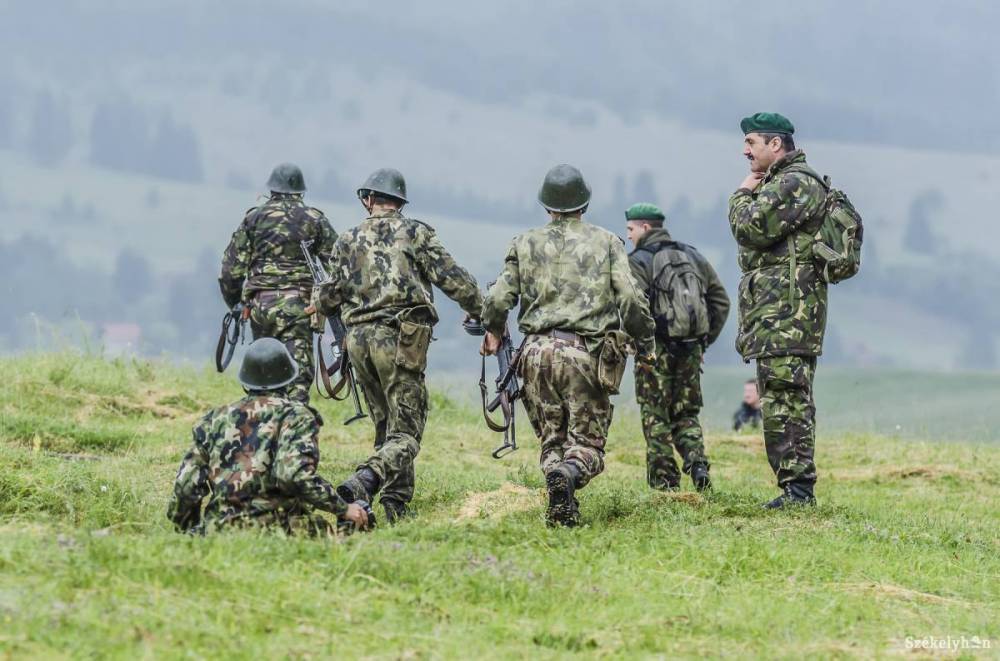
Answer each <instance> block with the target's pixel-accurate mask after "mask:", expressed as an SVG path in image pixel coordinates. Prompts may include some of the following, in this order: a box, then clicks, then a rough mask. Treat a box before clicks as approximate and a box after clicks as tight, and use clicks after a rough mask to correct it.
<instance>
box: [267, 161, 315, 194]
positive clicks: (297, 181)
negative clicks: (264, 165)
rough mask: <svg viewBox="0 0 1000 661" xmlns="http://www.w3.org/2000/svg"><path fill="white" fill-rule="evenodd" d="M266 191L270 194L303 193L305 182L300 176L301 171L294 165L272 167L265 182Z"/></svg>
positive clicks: (283, 164)
mask: <svg viewBox="0 0 1000 661" xmlns="http://www.w3.org/2000/svg"><path fill="white" fill-rule="evenodd" d="M267 190H269V191H271V192H272V193H305V192H306V180H305V178H304V177H303V176H302V170H301V169H299V166H297V165H295V164H294V163H281V164H280V165H276V166H274V169H273V170H271V176H270V177H269V178H268V180H267Z"/></svg>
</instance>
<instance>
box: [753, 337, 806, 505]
mask: <svg viewBox="0 0 1000 661" xmlns="http://www.w3.org/2000/svg"><path fill="white" fill-rule="evenodd" d="M815 375H816V357H815V356H779V357H775V358H758V359H757V389H758V391H759V392H760V402H761V410H762V412H763V415H764V447H765V448H766V449H767V461H768V463H770V464H771V470H773V471H774V474H775V475H776V476H777V478H778V486H780V487H783V486H785V485H786V484H788V483H790V482H798V483H802V484H813V483H814V482H816V464H815V463H814V461H813V458H814V453H815V450H816V405H815V403H814V402H813V378H814V377H815Z"/></svg>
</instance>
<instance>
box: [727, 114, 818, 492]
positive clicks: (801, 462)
mask: <svg viewBox="0 0 1000 661" xmlns="http://www.w3.org/2000/svg"><path fill="white" fill-rule="evenodd" d="M740 127H741V128H742V129H743V133H744V135H745V136H746V137H745V139H744V148H743V154H744V155H745V156H746V157H747V158H748V159H749V160H750V174H749V175H748V176H747V177H746V179H744V180H743V183H742V184H740V187H739V189H738V190H737V191H736V192H735V193H733V195H732V196H731V197H730V198H729V224H730V227H731V229H732V231H733V236H734V237H735V238H736V243H737V244H738V246H739V263H740V268H741V269H742V271H743V278H742V280H741V281H740V289H739V306H740V324H739V333H738V335H737V338H736V348H737V350H738V351H739V352H740V353H741V354H742V355H743V358H744V360H746V361H747V362H749V361H750V360H751V359H754V360H756V361H757V383H758V388H759V391H760V396H761V404H762V410H763V418H764V445H765V447H766V448H767V459H768V462H769V463H770V464H771V468H772V469H773V470H774V473H775V475H776V476H777V478H778V486H779V487H780V488H781V489H782V490H783V493H782V494H781V495H780V496H779V497H778V498H775V499H774V500H773V501H771V502H770V503H768V504H767V507H769V508H779V507H784V506H787V505H789V504H814V503H815V502H816V499H815V497H814V496H813V486H814V485H815V483H816V464H815V462H814V460H813V455H814V451H815V445H816V426H815V418H816V407H815V404H814V403H813V376H814V375H815V373H816V357H817V356H818V355H819V354H820V353H821V352H822V348H823V334H824V331H825V328H826V304H827V283H826V281H825V280H824V279H823V278H822V277H821V276H820V273H819V271H818V270H817V269H816V267H815V266H814V265H813V243H814V237H815V235H816V232H817V230H818V229H819V227H820V225H821V224H822V223H823V217H824V209H825V205H826V195H827V193H826V189H825V188H824V185H823V183H822V179H821V178H820V177H819V176H818V175H816V174H815V173H814V172H813V171H812V170H811V169H810V168H809V166H807V165H806V156H805V154H804V153H803V152H802V151H800V150H798V149H796V148H795V143H794V141H793V139H792V134H793V133H794V132H795V129H794V127H793V126H792V123H791V122H790V121H788V119H786V118H785V117H783V116H782V115H779V114H777V113H757V114H756V115H753V116H751V117H747V118H745V119H743V121H742V122H741V123H740Z"/></svg>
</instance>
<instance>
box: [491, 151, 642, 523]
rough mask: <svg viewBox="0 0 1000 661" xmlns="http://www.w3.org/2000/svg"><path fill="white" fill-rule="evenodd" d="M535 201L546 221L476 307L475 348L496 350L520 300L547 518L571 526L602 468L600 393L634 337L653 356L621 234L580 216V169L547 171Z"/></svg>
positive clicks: (603, 407)
mask: <svg viewBox="0 0 1000 661" xmlns="http://www.w3.org/2000/svg"><path fill="white" fill-rule="evenodd" d="M538 199H539V201H540V202H541V203H542V206H543V207H545V209H546V211H548V213H549V218H550V222H549V223H548V224H547V225H545V226H544V227H539V228H536V229H533V230H529V231H527V232H525V233H524V234H521V235H519V236H517V237H515V238H514V240H513V242H512V243H511V246H510V249H509V250H508V252H507V257H506V259H505V262H504V268H503V272H502V273H501V274H500V277H499V279H498V280H497V282H496V284H494V285H493V287H492V288H491V289H490V291H489V293H488V294H487V296H486V301H485V303H484V305H483V312H482V316H481V319H482V322H483V325H484V326H485V327H486V329H487V330H488V331H489V332H488V334H487V336H486V338H485V339H484V341H483V350H484V352H486V353H495V352H496V351H497V349H498V348H499V345H500V335H502V333H503V331H504V327H505V325H506V320H507V314H508V312H509V311H510V310H511V308H513V307H514V306H515V305H516V304H518V302H520V313H519V317H518V326H519V328H520V330H521V332H522V333H524V334H525V336H526V340H525V344H524V349H523V351H522V354H521V358H520V365H519V370H520V374H521V377H522V380H523V387H522V391H523V394H524V405H525V409H526V410H527V412H528V417H529V418H530V419H531V424H532V427H533V428H534V430H535V434H536V435H537V436H538V438H539V439H540V441H541V446H542V447H541V459H540V465H541V469H542V472H543V473H544V474H545V482H546V486H547V487H548V493H549V503H548V509H547V511H546V519H547V521H548V523H549V524H550V525H554V524H561V525H566V526H572V525H576V524H577V523H578V520H579V503H578V502H577V499H576V497H575V491H576V490H578V489H581V488H583V487H584V486H586V484H587V483H588V482H589V481H590V480H591V479H592V478H593V477H594V476H596V475H598V474H599V473H600V472H601V471H602V470H604V445H605V442H606V440H607V434H608V426H609V425H610V424H611V414H612V406H611V402H610V400H609V398H608V395H609V394H614V393H616V392H617V391H618V386H619V383H620V381H621V377H622V374H623V373H624V371H625V362H626V359H627V354H628V352H629V350H630V348H631V344H632V341H633V340H634V341H635V342H636V343H637V344H638V345H639V351H640V354H641V356H640V358H641V359H642V360H644V361H645V363H646V364H647V365H651V364H652V363H653V361H654V360H655V355H654V353H653V350H654V344H653V320H652V318H651V317H650V316H649V311H648V308H647V306H646V301H645V298H644V297H643V296H642V293H641V292H640V291H639V290H638V289H637V288H636V286H635V282H634V280H633V279H632V277H631V275H630V274H629V265H628V257H627V256H626V254H625V247H624V245H623V244H622V241H621V239H619V238H618V237H616V236H615V235H614V234H611V233H610V232H608V231H606V230H603V229H601V228H599V227H595V226H594V225H591V224H589V223H586V222H584V221H583V220H582V218H581V216H582V214H583V213H584V212H585V211H586V210H587V205H588V204H589V202H590V187H589V186H588V185H587V183H586V182H585V181H584V179H583V175H581V174H580V171H579V170H577V169H576V168H574V167H572V166H569V165H557V166H556V167H554V168H552V169H551V170H550V171H549V173H548V174H547V175H546V176H545V181H544V183H543V184H542V188H541V190H540V191H539V194H538ZM622 326H624V331H625V332H623V331H622V330H621V329H622ZM626 333H627V334H626Z"/></svg>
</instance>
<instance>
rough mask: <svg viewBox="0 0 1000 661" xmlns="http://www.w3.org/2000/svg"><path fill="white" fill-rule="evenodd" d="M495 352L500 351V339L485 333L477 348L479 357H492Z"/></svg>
mask: <svg viewBox="0 0 1000 661" xmlns="http://www.w3.org/2000/svg"><path fill="white" fill-rule="evenodd" d="M497 351H500V337H499V336H498V335H494V334H493V333H490V332H489V331H487V332H486V336H485V337H484V338H483V343H482V345H480V347H479V354H480V355H481V356H492V355H494V354H496V352H497Z"/></svg>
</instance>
